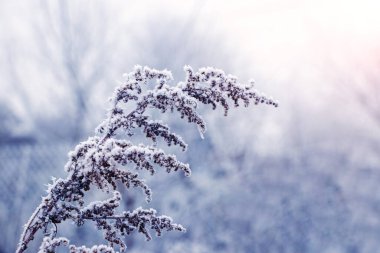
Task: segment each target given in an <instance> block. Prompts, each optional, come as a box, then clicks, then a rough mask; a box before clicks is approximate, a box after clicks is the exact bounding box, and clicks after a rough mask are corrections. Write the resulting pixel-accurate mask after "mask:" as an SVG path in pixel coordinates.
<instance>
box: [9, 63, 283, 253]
mask: <svg viewBox="0 0 380 253" xmlns="http://www.w3.org/2000/svg"><path fill="white" fill-rule="evenodd" d="M184 70H185V72H186V78H185V81H184V82H179V83H178V84H177V85H174V86H171V85H170V84H169V83H170V82H171V81H172V79H173V78H172V75H171V73H170V72H169V71H167V70H163V71H158V70H155V69H150V68H148V67H141V66H136V67H135V69H134V70H133V71H132V72H131V73H128V74H125V75H124V79H125V80H124V81H123V83H122V84H121V85H120V86H119V87H117V88H116V89H115V91H114V94H113V97H112V100H111V101H112V107H111V108H110V109H109V111H108V114H107V118H106V119H105V120H104V121H103V122H102V123H101V124H100V125H99V127H98V128H97V132H98V135H97V136H93V137H90V138H88V140H86V141H84V142H81V143H79V144H78V145H77V146H76V147H75V149H74V150H73V151H72V152H70V153H69V161H68V162H67V164H66V165H65V170H66V171H67V172H68V175H67V177H66V178H65V179H62V178H60V179H57V180H53V183H52V184H50V185H49V186H48V190H47V195H46V196H45V197H43V198H42V202H41V204H40V205H39V206H38V207H37V208H36V210H35V212H34V213H33V214H32V216H31V218H30V219H29V221H28V222H27V223H26V225H25V228H24V231H23V233H22V235H21V238H20V242H19V246H18V249H17V251H16V252H17V253H21V252H24V251H25V250H26V249H27V247H28V245H29V243H30V242H31V241H32V240H33V239H34V237H35V235H36V234H37V232H38V231H43V232H44V233H45V235H46V236H45V238H44V239H43V241H42V244H41V246H40V251H39V252H54V251H55V248H56V247H58V246H65V245H68V243H69V241H68V239H66V238H63V237H59V238H57V237H56V234H57V231H56V229H55V227H57V225H58V224H60V223H62V222H64V221H66V220H72V221H73V222H74V223H75V224H76V225H77V226H81V225H83V224H84V223H85V222H86V221H88V222H93V223H94V224H95V226H96V228H97V229H98V230H101V231H103V236H104V239H105V241H107V243H108V246H106V245H99V246H94V247H92V248H86V247H84V246H82V247H76V246H74V245H70V246H69V250H70V252H115V251H114V249H115V247H116V246H118V248H119V250H120V251H125V249H126V245H125V243H124V242H123V240H122V237H123V236H125V235H129V234H130V233H132V232H133V231H137V232H139V233H141V234H143V235H144V236H145V238H146V239H147V240H150V239H151V234H150V232H149V230H153V231H155V233H156V235H157V236H160V235H161V234H162V232H163V231H171V230H177V231H185V229H184V228H183V227H182V226H181V225H179V224H175V223H173V221H172V219H171V218H170V217H168V216H164V215H161V216H158V215H157V214H156V213H157V212H156V210H154V209H142V208H137V209H136V210H134V211H124V212H121V213H117V209H118V207H119V205H120V200H121V194H120V193H119V192H118V191H116V188H117V183H118V182H121V183H122V184H123V185H125V187H126V188H130V187H135V188H140V189H141V190H142V191H143V193H144V194H145V196H146V201H147V202H149V201H150V200H151V197H152V191H151V189H150V188H149V187H148V185H147V184H146V183H145V182H144V180H143V179H142V178H140V177H139V174H138V173H137V172H133V171H139V170H146V171H148V172H149V173H150V174H151V175H154V174H155V172H156V169H157V168H160V167H161V168H164V169H165V170H166V171H167V172H168V173H169V172H171V171H178V170H182V171H183V172H184V174H185V175H186V176H189V175H190V174H191V170H190V167H189V165H188V164H185V163H182V162H180V161H178V160H177V158H176V156H175V155H172V154H166V153H165V152H164V151H163V150H162V149H160V148H158V147H157V145H158V143H157V141H158V139H162V140H163V141H164V142H165V143H166V145H167V146H171V145H175V146H178V147H179V148H181V149H182V150H183V151H185V150H186V148H187V144H186V143H185V142H184V140H183V139H182V137H181V136H180V135H178V134H176V133H173V132H171V130H170V128H169V126H168V125H166V124H164V123H163V122H161V121H157V120H152V119H151V115H149V110H152V109H153V110H158V111H160V112H162V113H166V112H175V111H176V112H178V114H179V116H180V117H181V118H182V119H185V120H187V121H188V122H189V123H194V124H195V125H196V126H197V127H198V130H199V133H200V135H201V137H202V138H203V134H204V133H205V131H206V124H205V122H204V120H203V118H202V117H201V116H200V115H199V113H198V112H197V109H198V104H199V103H200V104H206V105H207V104H210V105H211V106H212V108H213V109H215V108H216V107H217V106H218V105H219V106H222V107H223V109H224V114H225V115H227V113H228V110H229V109H230V103H231V102H232V103H233V105H234V106H236V107H237V106H239V105H240V103H242V104H243V105H244V106H248V105H249V104H250V103H251V102H253V103H254V104H259V103H265V104H268V105H273V106H275V107H277V106H278V104H277V102H276V101H274V100H273V99H272V98H268V97H266V96H265V95H263V94H261V93H260V92H258V91H257V90H255V89H254V88H253V84H252V83H251V84H249V85H243V84H240V83H239V82H238V81H237V78H236V77H234V76H231V75H226V74H225V73H224V72H223V71H222V70H218V69H214V68H201V69H199V70H198V71H197V72H195V71H194V70H193V69H192V68H191V67H189V66H185V68H184ZM151 86H152V87H151ZM128 106H129V107H128ZM130 107H132V108H134V109H129V108H130ZM137 130H140V131H141V133H142V135H143V136H144V137H145V139H146V141H147V142H148V143H150V144H134V143H132V142H131V141H128V140H126V139H123V138H125V135H126V136H128V137H131V136H133V135H135V134H137V133H138V131H137ZM91 188H95V189H100V190H102V191H105V192H107V193H110V192H113V196H112V197H111V198H109V199H107V200H103V201H95V202H92V203H89V204H88V205H85V201H84V196H85V194H86V192H87V191H89V190H90V189H91ZM52 225H53V229H51V231H50V232H49V228H51V227H52Z"/></svg>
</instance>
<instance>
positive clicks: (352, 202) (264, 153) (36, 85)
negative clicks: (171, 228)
mask: <svg viewBox="0 0 380 253" xmlns="http://www.w3.org/2000/svg"><path fill="white" fill-rule="evenodd" d="M379 10H380V2H378V1H371V0H361V1H358V0H357V1H355V0H345V1H343V0H320V1H311V0H304V1H301V0H265V1H262V0H261V1H244V0H235V1H217V0H207V1H201V0H193V1H166V0H165V1H159V2H158V1H153V0H151V1H145V0H141V1H121V0H119V1H118V0H111V1H96V0H93V1H85V0H82V1H79V0H77V1H63V0H62V1H58V0H51V1H47V0H46V1H37V0H32V1H21V0H13V1H5V0H2V1H0V31H1V32H0V56H1V57H0V175H1V176H0V192H1V193H0V234H1V236H0V252H1V253H7V252H14V251H15V249H16V244H17V242H18V239H19V236H20V233H21V230H22V226H23V224H25V223H26V221H27V219H28V218H29V216H30V215H31V213H32V212H33V210H34V209H35V207H36V206H37V205H38V203H39V202H40V200H41V196H43V195H44V194H45V190H46V184H47V183H49V182H50V179H51V177H52V176H54V177H65V172H64V170H63V166H64V164H65V162H66V159H67V152H68V151H70V150H71V149H73V148H74V147H75V145H76V144H77V143H78V142H80V141H81V140H85V139H87V137H88V136H91V135H93V134H94V128H95V127H96V126H97V125H98V124H99V123H100V122H101V120H102V119H103V118H104V117H105V112H106V108H108V106H109V104H108V102H107V98H108V97H110V96H111V95H112V91H113V90H114V88H115V87H116V86H117V85H118V83H119V80H121V76H122V73H125V72H129V71H131V70H132V68H133V66H134V65H135V64H140V65H148V66H150V67H154V68H157V69H163V68H167V69H169V70H171V71H172V72H173V75H174V77H175V80H176V81H181V80H183V77H184V73H183V70H182V68H183V66H184V65H185V64H189V65H191V66H192V67H193V68H194V69H197V68H199V67H203V66H213V67H217V68H222V69H223V70H224V71H225V72H227V73H231V74H234V75H236V76H238V77H239V80H240V81H242V82H246V81H248V80H249V79H250V78H255V80H256V87H257V89H259V90H261V91H264V92H265V93H267V94H270V95H271V96H273V97H275V98H276V99H278V100H279V102H280V107H279V108H272V107H268V106H251V107H249V108H237V109H235V110H231V111H230V115H229V117H227V118H225V117H224V116H222V115H223V113H222V111H221V110H216V111H210V110H206V109H204V110H203V109H202V110H203V115H204V118H205V119H206V122H207V123H208V132H207V133H206V136H205V139H204V140H202V139H200V138H199V136H198V135H197V132H196V129H194V127H193V126H190V125H189V126H186V125H184V124H180V123H179V119H178V118H176V117H174V116H173V117H167V118H165V120H166V121H168V123H169V125H171V126H172V127H173V128H175V129H177V130H178V132H179V133H181V134H183V136H184V138H185V140H186V141H187V142H188V144H189V150H188V151H187V153H186V154H181V155H180V157H181V159H182V160H183V161H185V162H188V163H190V164H191V165H192V170H193V174H192V177H191V178H185V177H184V176H183V175H182V174H181V173H174V174H169V175H167V174H166V173H158V174H157V176H155V177H152V178H148V182H149V183H150V186H151V188H152V190H153V193H154V195H153V201H152V202H151V203H150V204H149V205H147V204H146V203H145V202H144V196H143V194H142V193H141V192H140V191H139V190H134V189H132V190H130V191H128V192H127V193H125V194H124V195H125V196H124V197H125V198H124V202H123V205H124V207H125V209H132V208H136V207H138V206H146V207H153V208H156V209H157V210H158V211H159V212H160V213H163V214H167V215H169V216H172V217H173V218H174V219H175V221H176V222H178V223H181V224H182V225H184V226H185V227H186V228H187V233H184V234H182V233H175V232H169V233H165V234H164V235H163V236H162V238H153V240H152V241H150V242H145V241H144V238H143V237H142V236H141V235H138V234H135V235H133V236H130V237H128V238H126V241H127V243H128V247H129V248H128V252H152V253H161V252H168V253H177V252H185V253H187V252H188V253H203V252H247V253H257V252H266V253H267V252H289V253H294V252H295V253H298V252H300V253H301V252H348V253H358V252H368V253H373V252H378V250H379V248H380V240H379V236H380V215H379V214H380V184H379V182H380V156H379V155H380V72H379V67H380V46H379V45H380V16H379V15H378V12H379ZM59 234H61V235H64V236H67V237H69V239H71V242H73V243H78V244H85V245H87V246H90V245H91V244H92V243H94V242H101V241H99V240H101V234H100V233H99V231H97V230H96V229H95V228H94V227H93V226H92V225H90V224H88V226H87V225H85V226H84V227H81V228H75V226H74V225H72V224H68V225H67V226H63V227H62V228H59ZM33 247H34V248H33ZM36 247H38V245H37V244H35V245H32V249H31V250H30V251H29V252H36Z"/></svg>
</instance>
